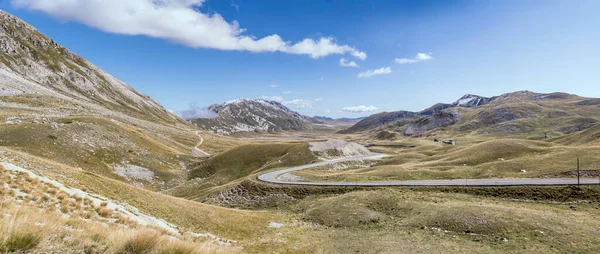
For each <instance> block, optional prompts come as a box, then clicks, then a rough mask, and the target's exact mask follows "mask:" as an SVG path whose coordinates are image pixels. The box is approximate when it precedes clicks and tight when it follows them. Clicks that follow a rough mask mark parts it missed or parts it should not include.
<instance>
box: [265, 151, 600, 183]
mask: <svg viewBox="0 0 600 254" xmlns="http://www.w3.org/2000/svg"><path fill="white" fill-rule="evenodd" d="M383 157H386V155H383V154H376V155H369V156H356V157H347V158H340V159H334V160H328V161H323V162H317V163H313V164H307V165H302V166H296V167H291V168H285V169H280V170H276V171H272V172H267V173H264V174H261V175H259V176H258V179H259V180H261V181H264V182H268V183H274V184H287V185H310V186H362V187H377V186H544V185H576V184H577V178H502V179H453V180H411V181H381V182H295V181H286V180H281V179H280V176H282V175H284V174H287V173H291V172H294V171H298V170H303V169H307V168H312V167H318V166H324V165H328V164H333V163H338V162H346V161H356V160H378V159H381V158H383ZM580 184H582V185H600V179H598V178H581V179H580Z"/></svg>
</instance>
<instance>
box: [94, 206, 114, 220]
mask: <svg viewBox="0 0 600 254" xmlns="http://www.w3.org/2000/svg"><path fill="white" fill-rule="evenodd" d="M96 212H98V215H100V216H102V217H105V218H108V217H110V216H111V215H112V214H113V210H112V209H110V208H106V207H100V208H98V209H97V210H96Z"/></svg>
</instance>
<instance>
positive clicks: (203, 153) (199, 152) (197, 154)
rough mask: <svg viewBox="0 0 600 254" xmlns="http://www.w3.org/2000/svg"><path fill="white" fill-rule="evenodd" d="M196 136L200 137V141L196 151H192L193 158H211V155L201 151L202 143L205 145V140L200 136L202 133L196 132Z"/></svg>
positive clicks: (195, 148)
mask: <svg viewBox="0 0 600 254" xmlns="http://www.w3.org/2000/svg"><path fill="white" fill-rule="evenodd" d="M196 136H198V138H200V141H199V142H198V144H197V145H196V146H195V147H194V149H192V156H194V157H203V156H206V157H208V156H210V154H209V153H207V152H205V151H202V150H200V148H198V147H200V146H201V145H202V143H204V138H203V137H202V136H200V131H196Z"/></svg>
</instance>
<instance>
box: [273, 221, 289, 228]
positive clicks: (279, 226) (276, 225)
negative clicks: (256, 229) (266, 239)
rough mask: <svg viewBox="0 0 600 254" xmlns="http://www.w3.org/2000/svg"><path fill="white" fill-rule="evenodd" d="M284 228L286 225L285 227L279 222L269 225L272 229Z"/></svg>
mask: <svg viewBox="0 0 600 254" xmlns="http://www.w3.org/2000/svg"><path fill="white" fill-rule="evenodd" d="M283 226H285V225H283V224H281V223H277V222H271V223H269V227H270V228H281V227H283Z"/></svg>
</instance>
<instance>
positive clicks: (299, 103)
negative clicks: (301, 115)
mask: <svg viewBox="0 0 600 254" xmlns="http://www.w3.org/2000/svg"><path fill="white" fill-rule="evenodd" d="M283 104H284V105H286V106H288V107H293V108H312V106H313V104H315V101H314V100H302V99H295V100H291V101H284V102H283Z"/></svg>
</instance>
